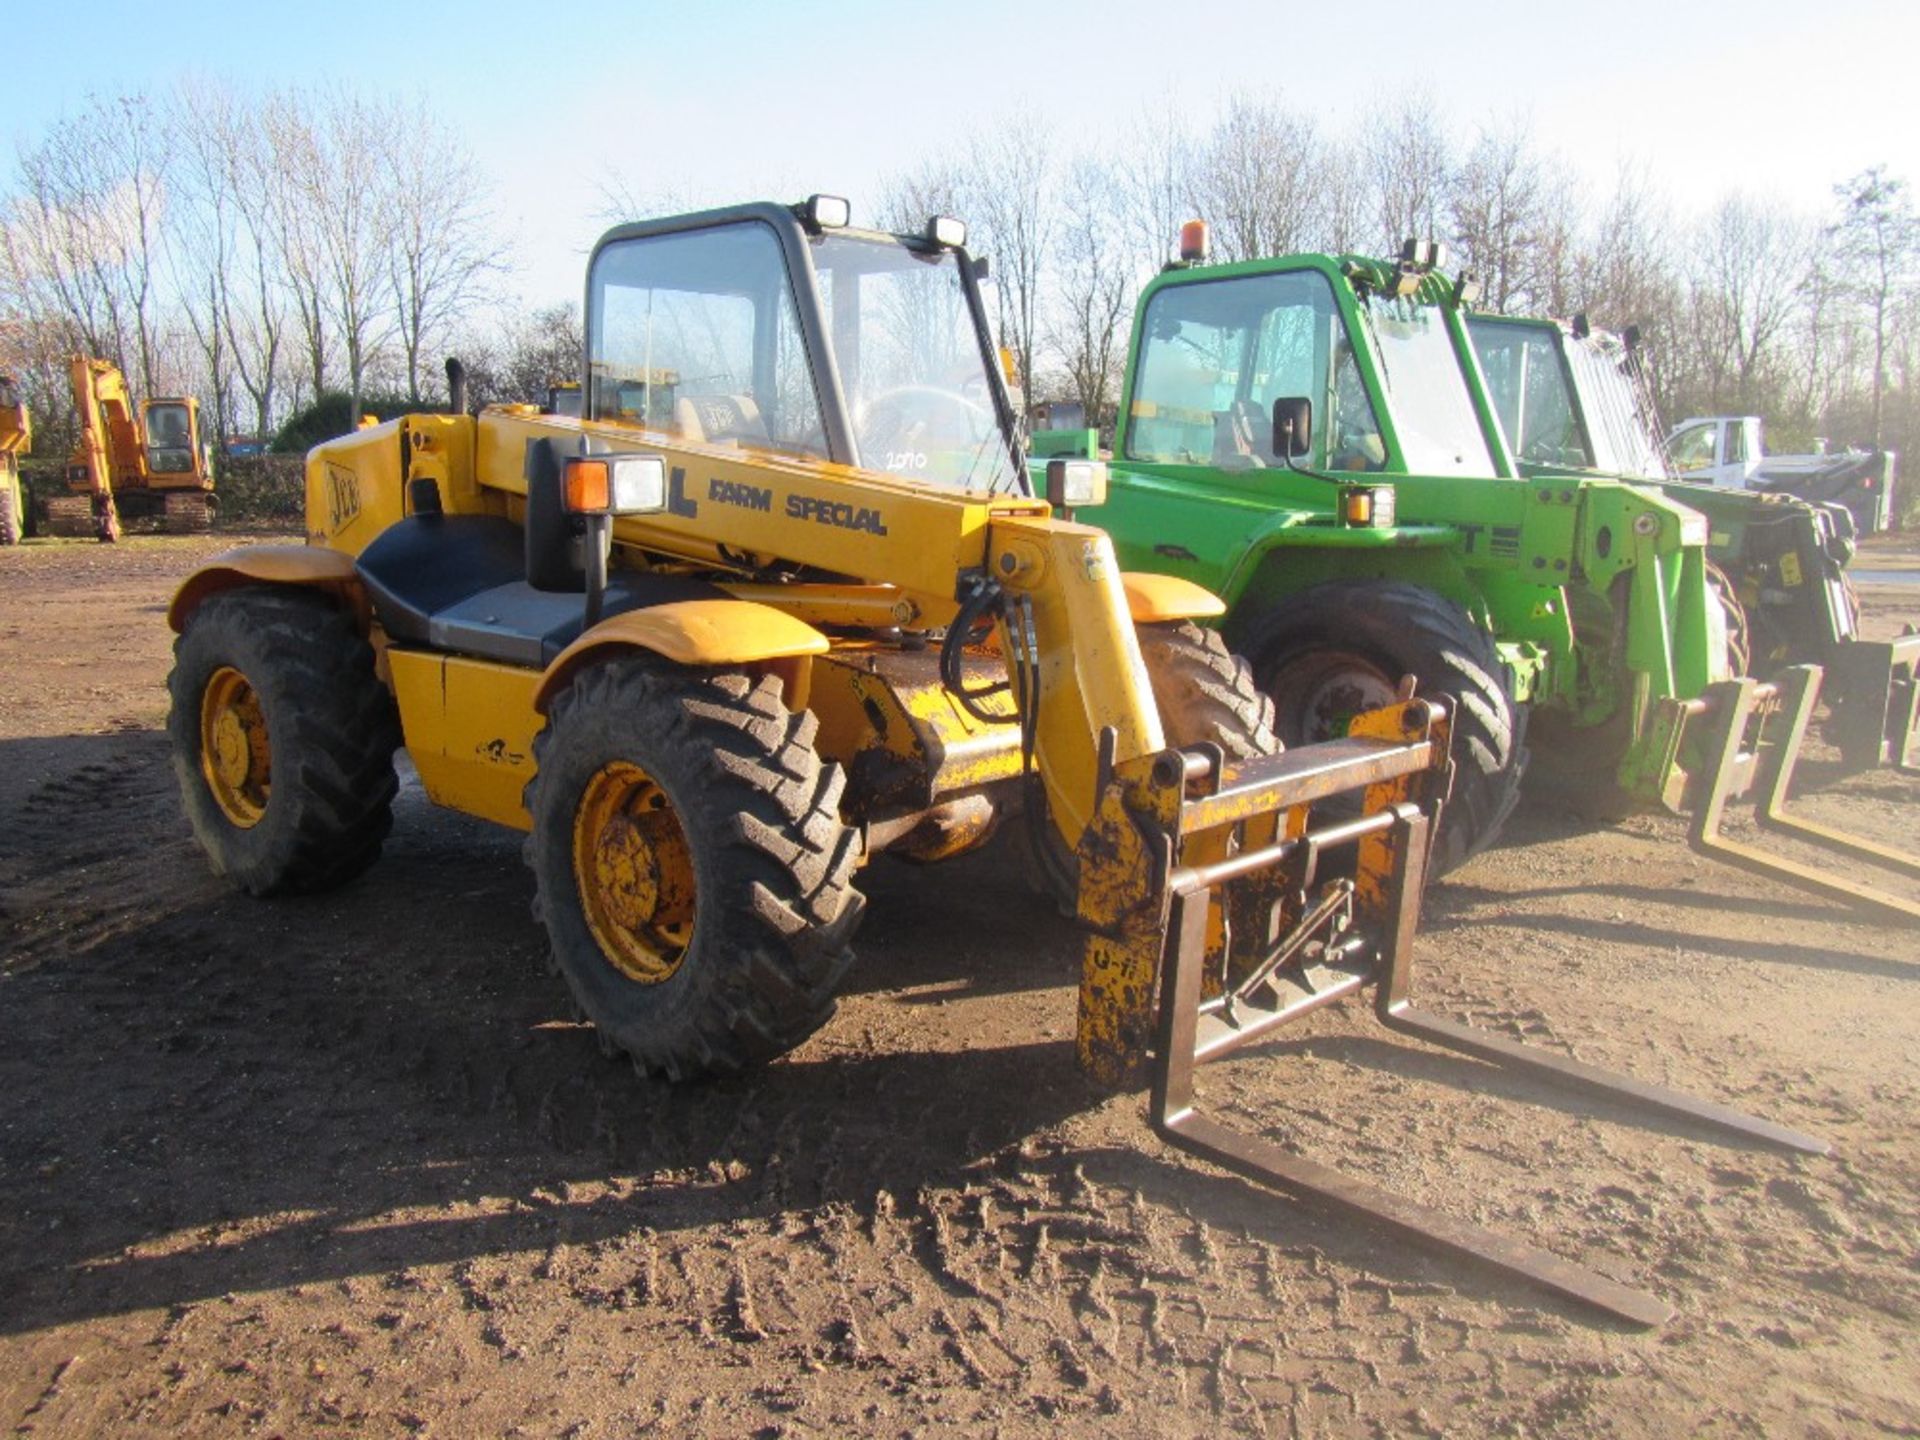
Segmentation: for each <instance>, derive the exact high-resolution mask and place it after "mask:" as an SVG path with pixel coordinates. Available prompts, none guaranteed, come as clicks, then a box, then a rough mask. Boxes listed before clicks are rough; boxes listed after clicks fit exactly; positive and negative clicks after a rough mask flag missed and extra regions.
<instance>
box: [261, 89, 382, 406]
mask: <svg viewBox="0 0 1920 1440" xmlns="http://www.w3.org/2000/svg"><path fill="white" fill-rule="evenodd" d="M403 114H404V112H403V110H402V108H401V107H400V106H399V105H397V104H394V103H391V102H387V103H382V102H379V101H374V100H370V99H368V98H366V97H364V96H362V95H358V94H355V93H353V92H351V91H346V90H336V91H332V92H329V93H327V94H326V95H323V96H320V97H313V96H307V95H302V94H299V93H297V92H295V93H290V94H288V95H285V96H282V97H281V98H280V101H279V103H278V104H277V105H276V106H275V107H274V115H275V120H276V125H275V132H276V133H275V135H274V159H275V164H276V167H277V170H278V172H279V176H278V178H279V179H280V181H281V185H280V190H281V205H280V207H279V213H278V220H279V230H280V234H281V238H282V246H283V250H282V254H283V258H284V259H285V260H286V262H287V266H288V270H289V273H290V277H291V278H292V280H293V283H294V292H295V295H296V297H297V302H296V303H297V305H298V308H299V311H300V318H301V323H302V325H303V326H304V327H305V329H306V331H307V338H308V349H309V355H310V359H311V362H312V365H313V382H314V392H315V394H316V395H317V394H318V393H319V392H320V391H321V389H322V388H323V386H324V376H325V368H326V360H327V345H326V343H325V340H326V336H327V335H328V334H329V333H330V334H331V335H333V336H334V337H336V339H337V343H338V345H339V347H340V351H341V358H342V360H343V361H344V362H345V364H346V370H347V387H348V388H347V394H348V398H349V402H350V407H351V408H350V410H349V412H348V413H349V414H358V413H359V409H360V399H361V396H362V395H364V394H365V391H366V380H367V373H368V369H369V367H370V366H371V365H372V364H373V363H374V362H375V361H376V360H377V359H378V358H379V356H380V353H381V350H382V347H383V346H384V345H385V344H386V342H387V340H388V338H389V337H390V335H391V333H392V330H393V328H394V327H393V304H392V294H393V291H392V278H393V277H392V272H391V270H390V268H389V266H388V263H387V257H388V255H389V254H390V253H391V251H392V249H393V248H394V245H395V241H396V226H397V213H398V207H397V204H396V194H395V185H394V177H393V171H392V166H391V158H390V156H391V148H390V147H391V144H392V143H393V141H394V139H395V137H396V136H397V135H398V134H399V131H400V128H401V125H402V123H403V121H402V116H403Z"/></svg>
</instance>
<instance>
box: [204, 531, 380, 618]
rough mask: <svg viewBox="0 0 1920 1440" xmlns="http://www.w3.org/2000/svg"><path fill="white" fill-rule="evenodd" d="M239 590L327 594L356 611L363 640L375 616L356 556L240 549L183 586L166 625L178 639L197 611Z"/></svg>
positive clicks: (285, 548) (296, 548)
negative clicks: (292, 588) (296, 590)
mask: <svg viewBox="0 0 1920 1440" xmlns="http://www.w3.org/2000/svg"><path fill="white" fill-rule="evenodd" d="M240 585H289V586H297V587H301V588H305V589H313V590H321V591H324V592H326V593H327V594H329V595H332V596H334V597H335V598H336V599H338V600H339V601H341V603H343V604H345V605H346V606H348V607H349V608H350V609H351V610H352V611H353V616H354V619H355V620H356V621H357V622H358V624H359V626H360V633H361V634H363V635H364V634H365V633H366V632H367V626H368V623H369V621H370V619H371V617H372V611H371V609H370V608H369V606H368V603H367V591H366V587H365V586H364V585H362V584H361V583H360V577H359V576H358V575H357V574H356V573H355V572H354V568H353V557H352V556H350V555H343V554H342V553H341V552H340V551H338V550H327V549H323V548H321V547H319V546H315V545H241V546H238V547H236V548H235V549H232V550H223V551H221V553H220V554H218V555H216V556H214V557H213V558H212V559H211V560H209V561H208V562H207V563H206V564H205V565H202V566H201V567H200V568H199V569H198V570H196V571H194V572H193V573H192V574H191V575H189V576H188V577H187V578H186V579H185V580H183V581H182V582H181V583H180V588H179V589H178V590H176V591H174V592H173V600H172V602H171V603H169V604H168V606H167V624H168V625H169V626H171V627H172V629H173V632H174V633H175V634H176V635H177V634H179V633H180V632H181V631H182V630H184V629H185V628H186V625H187V621H188V620H190V619H191V618H192V617H193V612H194V611H195V610H198V609H199V608H200V607H201V606H202V605H203V604H205V603H206V602H207V601H208V600H210V599H212V598H213V597H214V596H215V595H218V594H219V593H220V592H221V591H223V590H231V589H234V588H235V587H236V586H240Z"/></svg>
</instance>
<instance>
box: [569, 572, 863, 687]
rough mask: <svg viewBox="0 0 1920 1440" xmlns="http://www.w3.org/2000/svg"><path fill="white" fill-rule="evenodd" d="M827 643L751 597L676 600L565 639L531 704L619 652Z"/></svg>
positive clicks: (758, 650) (779, 650)
mask: <svg viewBox="0 0 1920 1440" xmlns="http://www.w3.org/2000/svg"><path fill="white" fill-rule="evenodd" d="M830 648H832V642H831V641H829V640H828V639H827V637H826V636H825V635H823V634H821V633H820V632H819V631H818V630H816V629H814V628H813V626H811V625H809V624H807V622H806V621H804V620H800V619H796V618H795V617H794V616H792V615H789V614H787V613H786V611H784V610H776V609H775V608H774V607H773V606H771V605H762V604H760V603H759V602H758V601H756V600H719V599H714V600H675V601H672V602H670V603H668V604H665V605H651V606H648V607H647V608H646V609H644V610H628V611H625V612H624V613H622V614H619V615H615V616H612V617H610V618H609V619H606V620H602V621H601V622H600V623H599V624H598V625H596V626H594V627H593V628H592V629H591V630H589V631H587V632H586V633H585V634H584V635H582V636H581V637H580V638H579V639H577V640H575V641H574V642H573V643H572V644H571V645H569V646H567V648H566V649H564V650H562V651H561V652H560V653H559V654H558V655H556V656H555V657H554V658H553V663H552V664H550V665H548V666H547V668H546V671H545V673H543V674H542V675H541V677H540V684H539V685H538V687H536V688H535V690H534V692H533V708H534V709H536V710H538V711H539V712H540V713H541V714H543V715H544V714H545V713H546V710H547V706H548V705H549V704H551V703H552V701H553V697H554V696H555V695H557V694H559V692H560V691H561V690H563V689H565V688H566V685H567V682H568V681H569V680H570V679H571V678H572V677H573V675H574V673H575V672H576V671H578V670H579V669H580V667H581V666H583V665H586V664H589V663H592V662H593V661H595V660H600V659H607V658H610V657H611V656H613V655H615V654H618V653H619V652H621V651H628V650H645V651H649V652H651V653H653V654H655V655H661V656H664V657H665V658H667V659H669V660H673V661H676V662H678V663H679V664H682V665H704V666H718V665H756V664H765V663H766V662H769V661H800V660H802V659H804V658H806V657H809V656H813V655H819V654H822V653H824V652H825V651H827V650H828V649H830ZM794 689H795V687H794V686H793V685H791V684H790V685H789V701H790V703H791V702H792V701H793V700H794V699H796V698H797V697H796V696H794V694H793V691H794Z"/></svg>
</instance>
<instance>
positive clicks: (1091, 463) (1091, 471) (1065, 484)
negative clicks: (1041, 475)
mask: <svg viewBox="0 0 1920 1440" xmlns="http://www.w3.org/2000/svg"><path fill="white" fill-rule="evenodd" d="M1106 500H1107V464H1106V462H1105V461H1104V460H1049V461H1048V462H1047V503H1048V504H1049V505H1051V506H1053V508H1054V509H1056V510H1077V509H1079V508H1080V507H1081V506H1083V505H1104V504H1105V503H1106Z"/></svg>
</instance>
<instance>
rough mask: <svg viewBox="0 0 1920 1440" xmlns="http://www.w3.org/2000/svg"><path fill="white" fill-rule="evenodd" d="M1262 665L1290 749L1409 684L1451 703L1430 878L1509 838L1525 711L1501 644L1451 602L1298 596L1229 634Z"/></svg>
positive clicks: (1331, 586)
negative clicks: (1447, 776) (1448, 767)
mask: <svg viewBox="0 0 1920 1440" xmlns="http://www.w3.org/2000/svg"><path fill="white" fill-rule="evenodd" d="M1229 638H1230V639H1232V640H1233V641H1234V642H1235V647H1234V648H1236V649H1238V650H1241V651H1243V652H1244V653H1245V654H1247V655H1249V656H1251V657H1252V660H1253V667H1254V674H1255V675H1256V676H1257V677H1258V680H1259V683H1260V688H1261V689H1262V690H1263V691H1265V692H1266V693H1267V694H1268V695H1269V696H1271V697H1272V699H1273V702H1274V728H1275V730H1276V731H1277V732H1278V734H1279V736H1280V739H1281V740H1282V741H1284V742H1285V743H1286V744H1289V745H1303V744H1311V743H1313V742H1315V741H1319V740H1326V739H1331V738H1335V737H1337V736H1338V735H1341V734H1344V733H1345V728H1346V726H1345V722H1346V719H1347V718H1348V717H1349V716H1351V715H1352V714H1354V713H1357V712H1358V711H1360V710H1364V709H1369V708H1372V707H1373V706H1375V705H1378V704H1383V703H1387V702H1389V701H1391V700H1392V699H1393V696H1394V693H1395V689H1396V687H1397V685H1398V683H1399V681H1400V679H1401V677H1402V676H1405V675H1411V676H1413V677H1414V679H1415V680H1416V682H1417V683H1418V687H1419V691H1420V693H1422V694H1426V695H1445V696H1447V697H1449V698H1450V699H1451V700H1452V701H1453V763H1454V777H1453V793H1452V794H1451V795H1450V796H1449V797H1448V799H1447V804H1446V808H1445V810H1444V811H1443V812H1442V814H1441V817H1440V829H1439V832H1438V834H1436V836H1435V837H1434V842H1433V850H1432V853H1431V855H1430V857H1429V859H1428V865H1427V873H1428V876H1429V878H1434V877H1438V876H1441V875H1444V874H1446V873H1447V872H1448V871H1450V870H1453V869H1455V868H1457V867H1458V866H1460V865H1462V864H1464V863H1465V862H1466V861H1467V860H1469V859H1470V858H1472V857H1473V856H1474V855H1477V854H1478V853H1479V852H1480V851H1481V850H1483V849H1485V848H1486V847H1487V846H1488V845H1489V844H1491V843H1492V842H1493V840H1494V837H1495V836H1497V835H1498V834H1499V833H1500V827H1501V826H1502V825H1504V824H1505V823H1506V819H1507V816H1508V815H1510V814H1511V813H1512V812H1513V807H1514V805H1515V804H1516V803H1517V802H1518V800H1519V798H1520V777H1521V775H1522V774H1523V773H1524V772H1525V770H1526V764H1527V750H1526V746H1525V743H1524V740H1525V719H1526V717H1525V712H1524V711H1521V710H1519V709H1518V708H1517V707H1516V706H1515V705H1514V702H1513V691H1512V687H1511V684H1510V682H1509V680H1508V678H1507V673H1506V667H1505V666H1504V665H1502V664H1501V663H1500V659H1499V656H1498V654H1497V652H1496V651H1495V650H1494V647H1493V639H1492V637H1491V636H1490V635H1488V634H1487V633H1486V631H1484V630H1482V629H1481V628H1480V627H1479V626H1477V625H1475V624H1474V622H1473V620H1472V619H1471V618H1470V617H1469V616H1468V615H1467V613H1466V612H1465V611H1464V610H1462V609H1461V608H1460V607H1459V606H1458V605H1455V604H1454V603H1453V602H1452V601H1451V600H1447V599H1445V598H1443V597H1442V596H1439V595H1436V594H1435V593H1434V592H1433V591H1431V590H1428V589H1425V588H1423V587H1421V586H1419V585H1411V584H1408V583H1406V582H1404V581H1398V580H1335V581H1330V582H1328V583H1326V584H1323V585H1315V586H1312V587H1310V588H1309V589H1306V590H1303V591H1301V592H1300V593H1299V594H1298V595H1293V596H1289V597H1287V598H1285V599H1283V600H1282V601H1280V602H1279V603H1278V604H1276V605H1275V606H1273V607H1272V608H1271V609H1269V610H1267V611H1265V612H1264V613H1262V614H1260V615H1258V616H1256V617H1254V618H1252V619H1251V620H1249V621H1246V622H1243V623H1242V624H1241V625H1240V626H1239V627H1237V628H1236V631H1235V633H1234V634H1233V635H1232V636H1230V637H1229Z"/></svg>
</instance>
